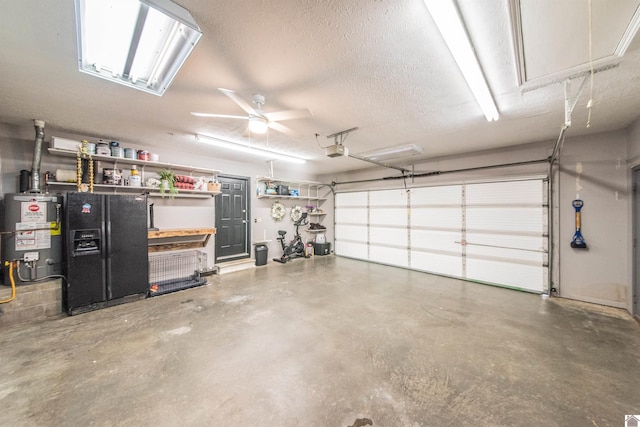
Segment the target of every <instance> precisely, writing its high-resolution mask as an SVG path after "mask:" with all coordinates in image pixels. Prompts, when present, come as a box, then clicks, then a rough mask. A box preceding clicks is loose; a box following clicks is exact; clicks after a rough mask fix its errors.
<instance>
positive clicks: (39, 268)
mask: <svg viewBox="0 0 640 427" xmlns="http://www.w3.org/2000/svg"><path fill="white" fill-rule="evenodd" d="M0 203H1V204H2V209H3V210H4V224H3V226H2V230H3V235H2V266H3V268H4V273H5V275H4V277H5V284H7V283H9V282H8V267H7V266H6V265H5V261H8V262H12V261H18V267H17V270H16V269H14V271H16V273H17V274H16V276H17V277H14V278H15V280H16V283H17V284H21V283H22V284H24V283H28V282H30V281H35V280H40V279H43V278H45V277H48V276H52V275H60V274H62V273H63V267H64V262H63V261H64V260H63V254H64V252H63V248H62V244H63V235H62V215H63V212H62V196H61V195H41V194H28V193H16V194H6V195H5V198H4V199H3V200H2V202H0Z"/></svg>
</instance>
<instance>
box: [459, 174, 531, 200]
mask: <svg viewBox="0 0 640 427" xmlns="http://www.w3.org/2000/svg"><path fill="white" fill-rule="evenodd" d="M543 197H544V195H543V186H542V185H541V181H540V180H526V181H507V182H488V183H481V184H467V185H466V187H465V199H466V204H467V206H474V205H505V204H510V205H518V204H523V203H531V202H532V201H533V202H534V203H539V204H542V203H543Z"/></svg>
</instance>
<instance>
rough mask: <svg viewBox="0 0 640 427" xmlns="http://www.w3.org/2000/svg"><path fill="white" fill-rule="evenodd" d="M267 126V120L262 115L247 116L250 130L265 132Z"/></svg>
mask: <svg viewBox="0 0 640 427" xmlns="http://www.w3.org/2000/svg"><path fill="white" fill-rule="evenodd" d="M268 127H269V126H268V125H267V121H266V120H265V119H264V117H254V116H250V117H249V130H250V131H251V132H253V133H259V134H263V133H267V128H268Z"/></svg>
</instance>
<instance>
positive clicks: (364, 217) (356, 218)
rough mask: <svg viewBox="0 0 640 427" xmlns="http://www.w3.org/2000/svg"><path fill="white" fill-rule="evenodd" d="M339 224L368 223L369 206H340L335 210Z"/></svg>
mask: <svg viewBox="0 0 640 427" xmlns="http://www.w3.org/2000/svg"><path fill="white" fill-rule="evenodd" d="M335 215H336V223H337V224H364V225H366V224H368V222H369V210H368V209H367V208H339V209H336V211H335Z"/></svg>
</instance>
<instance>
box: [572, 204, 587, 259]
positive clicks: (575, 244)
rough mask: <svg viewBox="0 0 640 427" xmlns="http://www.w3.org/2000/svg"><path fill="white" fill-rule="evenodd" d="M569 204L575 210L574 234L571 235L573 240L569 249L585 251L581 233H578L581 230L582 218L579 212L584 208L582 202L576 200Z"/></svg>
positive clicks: (585, 247) (585, 246)
mask: <svg viewBox="0 0 640 427" xmlns="http://www.w3.org/2000/svg"><path fill="white" fill-rule="evenodd" d="M571 204H572V205H573V208H574V209H575V210H576V232H575V233H574V235H573V239H571V247H572V248H576V249H587V244H586V242H585V241H584V237H582V232H581V231H580V229H581V228H582V225H581V223H582V217H581V213H580V211H581V210H582V207H583V206H584V202H583V201H582V200H580V199H576V200H574V201H573V202H571Z"/></svg>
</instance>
